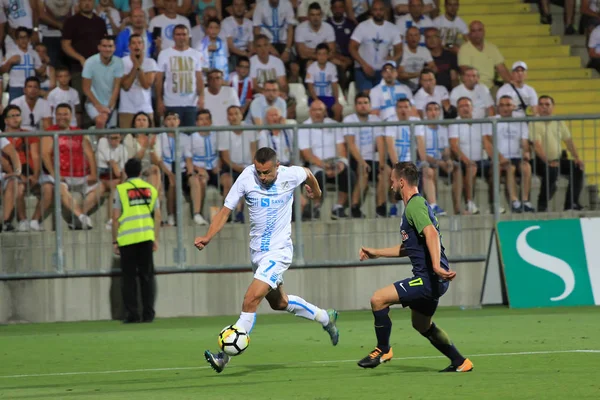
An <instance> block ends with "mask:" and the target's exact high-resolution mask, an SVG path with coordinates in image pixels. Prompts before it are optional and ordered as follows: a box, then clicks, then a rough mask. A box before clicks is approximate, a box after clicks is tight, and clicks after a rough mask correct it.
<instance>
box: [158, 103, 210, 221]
mask: <svg viewBox="0 0 600 400" xmlns="http://www.w3.org/2000/svg"><path fill="white" fill-rule="evenodd" d="M164 125H165V128H167V132H163V133H161V134H160V137H159V140H160V148H161V150H162V160H163V162H162V163H161V166H160V167H161V170H162V171H163V173H164V174H165V175H166V177H167V179H165V190H166V192H167V225H169V226H174V225H175V190H177V187H176V185H177V183H176V178H175V173H176V172H177V169H176V163H177V162H179V164H180V166H181V183H182V186H183V187H182V188H179V190H182V191H183V192H184V193H186V194H189V195H190V197H191V199H192V213H193V215H196V214H199V213H200V200H199V198H198V196H197V194H198V187H199V186H200V179H198V176H197V175H194V168H193V166H192V158H191V156H190V153H189V149H190V146H191V145H190V137H189V136H188V135H186V134H182V133H180V134H179V154H180V159H179V160H177V159H176V147H175V144H176V140H175V129H176V128H178V127H179V115H177V113H176V112H174V111H167V112H166V114H165V120H164Z"/></svg>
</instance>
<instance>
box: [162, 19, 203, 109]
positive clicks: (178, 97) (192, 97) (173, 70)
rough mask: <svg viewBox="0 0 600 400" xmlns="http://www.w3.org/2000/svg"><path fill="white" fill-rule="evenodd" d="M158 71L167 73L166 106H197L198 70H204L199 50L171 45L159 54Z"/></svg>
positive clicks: (165, 85) (165, 87)
mask: <svg viewBox="0 0 600 400" xmlns="http://www.w3.org/2000/svg"><path fill="white" fill-rule="evenodd" d="M156 18H158V17H156ZM158 71H159V72H163V73H164V74H165V82H164V92H163V93H164V94H163V96H164V103H165V106H167V107H195V106H196V104H197V102H198V96H197V93H196V72H201V71H202V66H201V65H200V52H199V51H198V50H194V49H192V48H188V49H187V50H184V51H179V50H175V49H174V48H173V47H171V48H169V49H165V50H163V51H161V52H160V54H159V55H158Z"/></svg>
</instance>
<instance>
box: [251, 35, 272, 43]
mask: <svg viewBox="0 0 600 400" xmlns="http://www.w3.org/2000/svg"><path fill="white" fill-rule="evenodd" d="M259 40H266V41H267V42H269V43H271V40H270V39H269V37H268V36H267V35H265V34H264V33H261V34H260V35H256V36H254V43H256V42H258V41H259Z"/></svg>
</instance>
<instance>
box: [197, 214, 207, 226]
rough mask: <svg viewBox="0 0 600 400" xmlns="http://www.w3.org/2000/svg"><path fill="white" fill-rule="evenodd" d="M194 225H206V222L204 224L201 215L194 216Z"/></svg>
mask: <svg viewBox="0 0 600 400" xmlns="http://www.w3.org/2000/svg"><path fill="white" fill-rule="evenodd" d="M194 223H195V224H196V225H208V222H206V220H205V219H204V217H203V216H202V214H196V215H194Z"/></svg>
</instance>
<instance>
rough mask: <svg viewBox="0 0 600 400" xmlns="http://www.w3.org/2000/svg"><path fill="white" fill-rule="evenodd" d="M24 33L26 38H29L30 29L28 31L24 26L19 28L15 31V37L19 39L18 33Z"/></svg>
mask: <svg viewBox="0 0 600 400" xmlns="http://www.w3.org/2000/svg"><path fill="white" fill-rule="evenodd" d="M21 32H24V33H26V34H27V37H28V38H30V37H31V33H32V31H31V29H28V28H26V27H24V26H19V27H18V28H17V29H15V36H16V37H19V33H21Z"/></svg>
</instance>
